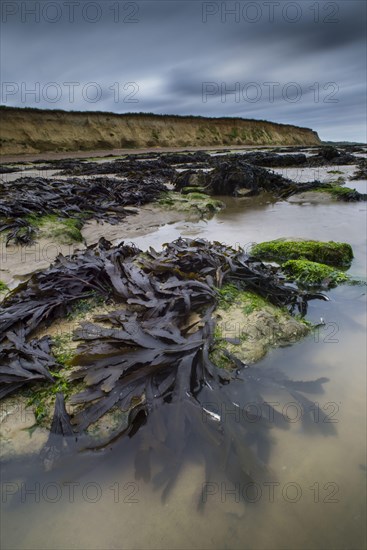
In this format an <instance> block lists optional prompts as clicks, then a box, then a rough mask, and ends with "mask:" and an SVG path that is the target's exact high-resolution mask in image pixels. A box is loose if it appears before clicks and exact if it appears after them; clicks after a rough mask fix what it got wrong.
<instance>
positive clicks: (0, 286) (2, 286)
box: [0, 280, 9, 292]
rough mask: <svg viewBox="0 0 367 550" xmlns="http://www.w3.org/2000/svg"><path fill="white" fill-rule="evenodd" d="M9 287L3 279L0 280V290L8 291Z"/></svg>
mask: <svg viewBox="0 0 367 550" xmlns="http://www.w3.org/2000/svg"><path fill="white" fill-rule="evenodd" d="M8 290H9V287H8V285H6V284H5V283H4V282H3V281H1V280H0V292H8Z"/></svg>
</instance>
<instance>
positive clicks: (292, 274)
mask: <svg viewBox="0 0 367 550" xmlns="http://www.w3.org/2000/svg"><path fill="white" fill-rule="evenodd" d="M282 270H283V271H284V273H285V274H286V275H287V278H288V279H289V280H291V281H296V282H298V283H301V284H303V285H308V286H319V285H324V286H328V287H334V286H336V285H338V284H340V283H345V282H347V281H349V280H350V277H349V276H348V275H347V274H346V273H344V272H343V271H339V270H337V269H334V268H333V267H330V266H328V265H325V264H321V263H318V262H310V261H309V260H288V261H287V262H285V263H284V264H283V265H282Z"/></svg>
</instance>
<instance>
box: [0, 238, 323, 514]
mask: <svg viewBox="0 0 367 550" xmlns="http://www.w3.org/2000/svg"><path fill="white" fill-rule="evenodd" d="M224 282H231V283H232V284H236V285H237V286H238V287H239V288H242V289H250V290H253V291H255V292H257V293H259V294H261V295H262V296H264V297H266V298H267V299H269V300H270V301H272V302H273V303H274V304H276V305H279V306H282V307H288V308H289V309H290V310H291V311H293V310H294V309H295V308H297V307H298V309H299V310H300V311H304V310H305V309H306V308H307V301H308V299H310V298H311V297H310V296H308V295H307V294H306V293H304V292H302V291H299V290H298V289H297V287H296V286H294V285H286V284H285V283H284V281H283V279H282V278H281V275H280V274H279V273H278V272H277V271H276V270H274V269H271V268H269V267H268V266H266V265H264V264H262V263H261V262H258V261H255V260H254V259H252V258H250V257H248V255H247V254H246V253H245V252H244V250H242V249H239V250H234V249H233V248H231V247H228V246H225V245H223V244H221V243H217V242H215V243H209V242H207V241H205V240H201V239H197V240H190V239H178V240H177V241H174V242H173V243H169V244H167V245H166V246H165V247H164V249H163V250H162V251H161V252H156V251H154V250H152V249H151V250H149V251H148V252H146V253H145V254H141V253H140V251H139V250H138V249H136V248H135V247H132V246H127V245H125V244H123V243H122V244H121V245H119V246H117V247H113V248H112V247H110V245H109V243H108V242H107V241H105V240H101V241H100V242H99V244H98V246H95V247H90V248H89V249H87V250H86V251H84V252H79V253H77V254H75V255H74V256H72V257H68V258H65V257H62V256H60V257H59V258H58V259H57V261H56V262H55V264H54V265H53V266H51V267H50V268H49V269H48V270H46V271H44V272H42V273H37V274H35V275H33V277H32V278H31V279H30V280H29V281H28V282H27V283H24V284H23V285H21V287H20V289H19V290H16V291H13V292H11V293H10V295H9V296H8V297H7V298H6V299H5V301H4V302H3V304H2V305H1V307H0V328H1V329H2V331H3V336H2V348H1V351H0V358H1V359H2V364H4V365H5V369H2V370H1V371H0V386H1V388H2V394H3V395H6V394H8V393H10V392H12V391H16V390H17V389H18V388H19V387H20V386H21V385H24V384H35V383H37V382H38V381H39V380H45V379H47V378H48V379H49V377H50V372H49V369H50V368H51V367H53V366H54V364H55V360H54V358H53V356H52V352H51V351H52V350H51V349H50V347H49V346H50V342H49V340H48V339H41V340H37V339H34V340H31V341H29V338H30V337H31V336H32V333H33V332H34V331H35V330H36V329H37V328H39V327H41V326H43V325H45V324H46V325H47V323H49V322H51V321H52V320H54V319H55V318H58V317H59V316H62V315H65V314H66V313H67V312H68V311H69V310H70V307H71V305H72V304H73V302H74V301H75V300H77V299H80V298H85V297H86V296H88V295H90V294H91V292H98V293H99V294H100V295H102V296H103V297H104V298H105V299H106V300H113V301H114V302H115V303H116V309H115V310H114V311H112V312H109V313H108V314H102V315H101V314H100V315H97V316H96V317H95V319H94V322H85V323H82V324H81V325H80V327H79V328H78V329H77V330H76V331H75V332H74V338H75V339H76V340H77V341H79V345H78V348H77V350H76V353H75V355H74V356H73V365H74V367H75V368H74V369H73V370H72V373H71V379H73V380H80V381H82V382H83V385H84V387H85V389H84V390H83V391H81V392H79V393H78V394H75V395H73V396H72V397H71V399H70V403H71V404H74V405H78V407H79V410H78V412H76V413H74V414H73V415H72V416H71V418H69V416H68V414H67V413H66V410H65V407H64V402H63V398H62V396H58V398H57V401H56V408H55V415H54V420H53V423H52V427H51V432H52V434H54V436H55V437H53V436H50V440H49V441H48V443H47V445H46V448H45V457H46V458H47V460H49V461H50V460H51V462H52V460H53V459H55V460H57V458H58V456H59V455H60V453H61V452H62V448H64V449H65V444H64V443H62V441H61V443H60V436H64V437H65V438H66V440H67V441H66V443H67V444H66V448H67V450H68V449H69V443H70V445H71V444H72V446H74V442H75V448H76V449H79V450H86V449H95V448H97V447H98V446H103V445H106V444H107V443H108V442H109V441H110V440H109V439H107V440H106V439H105V440H103V441H102V442H99V443H98V442H96V441H95V440H92V439H91V437H90V436H88V434H87V431H86V430H87V429H88V427H89V426H90V425H91V424H93V423H95V422H96V421H98V419H99V418H101V417H102V416H103V415H104V414H106V413H107V412H109V411H110V410H111V409H115V408H118V409H120V410H122V411H126V412H128V411H129V417H128V425H127V426H126V425H123V426H121V428H120V429H119V430H115V431H114V433H113V435H112V436H111V438H110V439H116V438H118V437H119V436H122V435H130V437H131V436H133V435H134V436H135V435H137V437H138V440H139V451H138V453H137V455H136V461H135V466H136V475H137V477H138V478H139V477H141V478H143V479H150V476H151V468H150V461H151V460H153V459H154V460H159V463H160V464H161V467H162V469H161V473H160V474H157V475H155V476H154V478H153V479H152V482H153V484H154V485H155V486H156V487H157V488H159V489H160V490H161V491H162V498H163V499H165V498H167V497H168V495H169V493H170V491H171V490H172V488H173V487H174V484H175V481H176V480H177V477H178V475H179V473H180V470H181V467H182V464H183V463H184V462H185V457H186V455H187V453H188V452H189V450H190V449H192V448H195V445H196V447H197V448H198V449H199V448H200V450H201V451H200V452H201V453H202V455H203V459H204V461H205V462H206V464H207V469H206V472H207V473H206V477H207V480H209V481H210V479H212V476H213V475H214V474H213V471H212V469H211V467H210V463H211V461H212V456H213V454H214V455H215V456H217V458H218V460H219V462H220V463H221V464H222V468H223V471H224V472H225V474H226V475H227V476H228V477H230V476H231V475H233V472H234V471H236V472H238V473H239V475H241V476H242V479H243V480H245V481H246V482H249V481H251V480H252V481H255V480H259V479H260V478H261V477H262V476H265V475H266V473H267V472H268V470H267V462H268V460H269V456H270V448H271V444H270V443H271V439H270V430H271V428H272V422H271V421H270V418H268V417H267V415H266V414H264V413H261V414H260V415H259V416H258V417H254V418H253V417H251V418H244V417H243V416H240V417H239V419H236V418H233V415H229V416H227V417H222V415H221V414H220V413H219V414H218V411H221V408H223V407H224V408H226V409H228V410H230V409H231V410H232V411H233V410H237V409H238V407H239V406H240V405H245V404H246V403H249V402H256V403H259V404H260V403H263V402H264V398H263V393H264V391H265V390H266V389H269V388H270V389H276V390H277V389H278V390H279V389H281V390H283V391H287V392H288V393H289V395H290V396H291V397H292V399H293V400H295V401H297V402H298V403H300V405H301V406H304V408H305V409H306V408H307V414H305V415H304V419H303V424H304V426H305V428H307V427H309V425H310V423H312V413H311V412H309V411H310V410H311V404H312V402H311V401H309V400H308V399H307V398H306V397H305V396H304V395H303V393H309V392H312V393H321V392H322V384H323V383H324V382H326V379H323V378H322V379H318V380H316V381H309V382H303V381H291V380H289V379H287V377H286V376H285V375H284V374H282V373H278V372H273V371H268V370H263V369H261V368H259V367H250V368H246V365H243V364H242V363H241V362H240V360H239V359H238V360H237V367H238V368H237V371H234V372H233V373H230V372H228V371H225V370H223V369H221V368H218V366H217V365H215V364H214V363H213V362H212V360H211V359H210V350H211V347H212V345H213V341H214V328H215V322H214V319H213V311H214V309H215V307H216V305H217V302H218V292H217V288H218V287H220V286H221V285H222V284H223V283H224ZM315 297H322V295H317V296H315ZM131 305H133V306H134V307H133V308H132V309H131ZM193 313H196V314H197V315H198V317H199V320H198V321H192V320H191V319H192V314H193ZM106 322H108V325H109V326H106ZM28 342H29V343H28ZM32 353H33V359H34V361H33V364H31V362H30V359H29V357H30V356H31V354H32ZM36 367H37V368H38V370H36ZM239 396H240V398H239ZM239 404H240V405H239ZM272 414H273V419H274V423H275V425H276V426H277V427H280V428H287V427H288V425H286V424H285V423H284V420H283V421H282V418H281V417H280V415H279V413H277V411H276V410H275V409H272ZM254 420H256V422H255V421H254ZM322 427H325V426H322ZM324 433H325V435H327V433H326V432H324ZM56 436H57V437H56ZM55 438H56V439H55ZM75 439H76V441H75ZM198 441H200V445H199V446H198V445H197V444H196V443H197V442H198ZM195 442H196V443H195ZM60 444H61V445H62V446H63V447H62V448H60ZM57 445H59V447H57ZM73 448H74V447H73ZM201 504H202V500H201V501H200V502H199V505H200V506H201Z"/></svg>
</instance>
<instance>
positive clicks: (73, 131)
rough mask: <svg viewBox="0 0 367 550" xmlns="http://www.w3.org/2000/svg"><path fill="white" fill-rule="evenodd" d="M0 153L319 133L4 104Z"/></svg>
mask: <svg viewBox="0 0 367 550" xmlns="http://www.w3.org/2000/svg"><path fill="white" fill-rule="evenodd" d="M0 116H1V130H0V155H22V154H32V153H44V152H64V151H89V150H90V151H92V150H99V149H101V150H102V149H104V150H109V149H126V148H131V149H135V148H153V147H205V146H208V147H209V146H218V147H220V146H227V145H228V146H230V145H232V146H239V145H291V146H292V145H293V146H294V145H319V144H320V143H321V141H320V139H319V136H318V135H317V133H316V132H314V131H313V130H311V129H309V128H300V127H297V126H291V125H287V124H277V123H274V122H267V121H262V120H247V119H242V118H204V117H191V116H174V115H154V114H148V113H147V114H146V113H137V114H134V113H129V114H121V115H119V114H114V113H102V112H67V111H59V110H41V109H30V108H23V109H22V108H11V107H1V109H0Z"/></svg>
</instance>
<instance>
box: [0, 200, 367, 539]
mask: <svg viewBox="0 0 367 550" xmlns="http://www.w3.org/2000/svg"><path fill="white" fill-rule="evenodd" d="M225 202H226V204H227V208H226V209H224V210H223V211H221V212H219V213H218V214H216V215H215V216H214V217H213V218H212V219H211V220H209V221H206V222H205V221H201V222H197V223H184V222H179V223H176V224H171V225H165V226H163V227H161V228H159V229H158V230H157V231H154V232H153V233H151V234H149V235H145V236H143V237H137V238H135V239H133V241H134V242H135V243H136V244H137V245H138V246H139V247H140V248H142V249H146V248H147V247H148V246H153V247H155V248H159V247H160V246H161V245H162V243H164V242H167V241H171V240H173V239H175V238H177V237H179V236H180V235H182V236H187V237H198V238H199V237H200V238H205V239H209V240H218V241H221V242H224V243H227V244H230V245H233V246H236V245H241V246H249V245H250V244H251V243H254V242H261V241H264V240H269V239H274V238H278V237H303V238H311V239H320V240H335V241H345V242H349V243H350V244H351V245H352V247H353V250H354V254H355V259H354V261H353V264H352V267H351V269H350V273H351V274H352V275H354V276H356V277H365V273H366V228H367V218H366V203H365V202H361V203H341V202H330V203H329V204H320V205H315V204H312V205H311V204H302V205H300V204H291V203H288V202H285V201H282V202H270V201H267V200H266V199H254V200H251V201H249V200H246V199H229V198H225ZM328 296H329V298H330V301H328V302H324V301H319V300H313V301H311V302H310V304H309V311H308V316H307V318H308V319H310V320H311V321H313V322H318V321H319V319H320V317H323V319H324V322H325V324H324V325H323V326H320V328H319V329H318V330H317V331H316V332H315V333H314V334H310V335H309V336H308V337H307V338H305V339H303V340H302V341H300V342H298V343H297V344H295V345H292V346H289V347H283V348H278V349H273V350H272V351H270V352H269V353H268V355H267V356H266V357H265V358H264V359H263V360H262V361H261V362H260V363H258V366H259V367H261V368H263V369H270V368H278V369H280V370H282V371H283V372H284V373H285V374H286V375H287V376H289V377H290V378H292V379H294V380H313V379H315V378H319V377H326V378H328V379H329V382H327V383H326V384H324V390H325V391H324V393H323V394H321V395H320V394H319V395H308V397H309V398H310V399H311V400H312V401H316V402H317V403H318V407H319V408H320V410H322V411H323V412H324V413H325V414H326V419H327V421H326V424H328V426H326V428H330V429H322V428H325V426H321V427H320V425H318V423H317V422H315V426H314V427H313V429H312V430H310V431H309V432H306V431H305V430H304V429H303V427H302V422H301V419H300V417H299V414H300V411H299V410H298V409H297V407H295V405H294V403H293V404H292V401H291V399H289V397H288V398H287V397H286V396H279V395H270V394H269V395H267V396H266V398H267V401H273V402H276V403H279V405H277V407H278V410H279V411H280V412H284V411H287V414H285V418H287V420H284V422H285V423H286V424H287V426H286V427H287V428H288V429H280V428H278V427H277V426H275V425H274V426H273V427H272V430H271V433H272V445H271V454H270V460H269V470H270V472H269V476H268V478H267V479H266V480H265V482H264V481H262V482H259V484H258V485H257V486H256V488H255V493H254V495H255V496H252V500H253V501H252V502H247V503H243V502H238V501H239V500H240V498H239V496H240V495H241V493H243V492H246V491H247V489H248V488H247V487H246V486H243V485H241V483H239V482H237V481H236V478H235V476H234V479H232V481H231V482H229V481H228V480H227V479H225V478H222V477H221V464H220V463H218V462H216V459H215V455H214V453H213V463H212V468H213V470H214V471H215V472H216V481H215V482H213V483H212V484H211V485H208V486H206V487H205V493H204V494H205V507H204V509H203V511H201V512H199V511H198V509H197V504H198V501H199V499H200V498H201V499H202V498H203V497H200V494H201V491H202V489H203V483H204V479H205V477H204V465H203V463H202V461H201V459H200V456H199V453H198V452H197V451H198V449H199V447H200V442H199V441H198V442H197V448H192V449H189V450H188V452H187V460H186V462H185V464H184V466H183V469H182V471H181V474H180V476H179V478H178V481H177V483H176V485H175V486H174V488H173V490H172V492H171V494H170V495H169V496H168V499H167V500H166V502H162V500H161V493H160V491H156V490H154V488H153V484H152V483H151V482H146V481H144V480H143V479H136V477H135V466H134V460H135V459H136V453H137V448H138V443H139V432H138V433H137V435H136V436H134V437H132V438H123V439H121V440H119V441H117V442H115V443H114V444H113V445H110V446H109V447H108V448H106V449H104V450H103V451H99V452H97V453H89V454H86V455H79V456H75V457H71V458H70V459H69V461H68V462H67V463H66V464H65V465H64V466H63V467H62V468H61V469H59V470H55V471H54V472H52V473H41V472H40V470H39V468H38V465H37V459H35V461H34V464H32V463H31V462H30V461H29V460H27V461H25V462H24V463H22V462H20V463H19V464H16V463H13V464H8V465H5V466H4V468H3V473H2V479H1V484H2V490H3V497H2V510H1V532H2V548H4V549H20V548H22V549H23V548H24V549H32V550H33V549H43V548H44V549H60V550H61V549H69V548H70V549H71V548H73V549H74V548H75V549H84V548H90V549H105V548H116V549H120V548H121V549H127V550H130V549H157V550H158V549H159V550H160V549H177V550H182V549H191V548H197V549H259V550H263V549H267V550H276V549H318V550H321V549H323V550H328V549H337V550H339V549H340V550H346V549H348V550H349V549H353V550H354V549H356V550H357V549H358V550H359V549H362V548H365V546H366V529H365V514H366V510H365V502H366V401H365V393H366V391H365V390H366V287H365V286H347V285H344V286H340V287H338V288H337V289H334V290H332V291H330V292H328ZM233 391H234V392H241V383H240V382H235V383H234V385H233ZM167 414H168V413H167ZM320 422H321V421H320ZM142 429H144V427H143V428H142ZM157 467H158V466H157ZM154 468H155V465H154V464H153V467H152V469H153V474H154Z"/></svg>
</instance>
